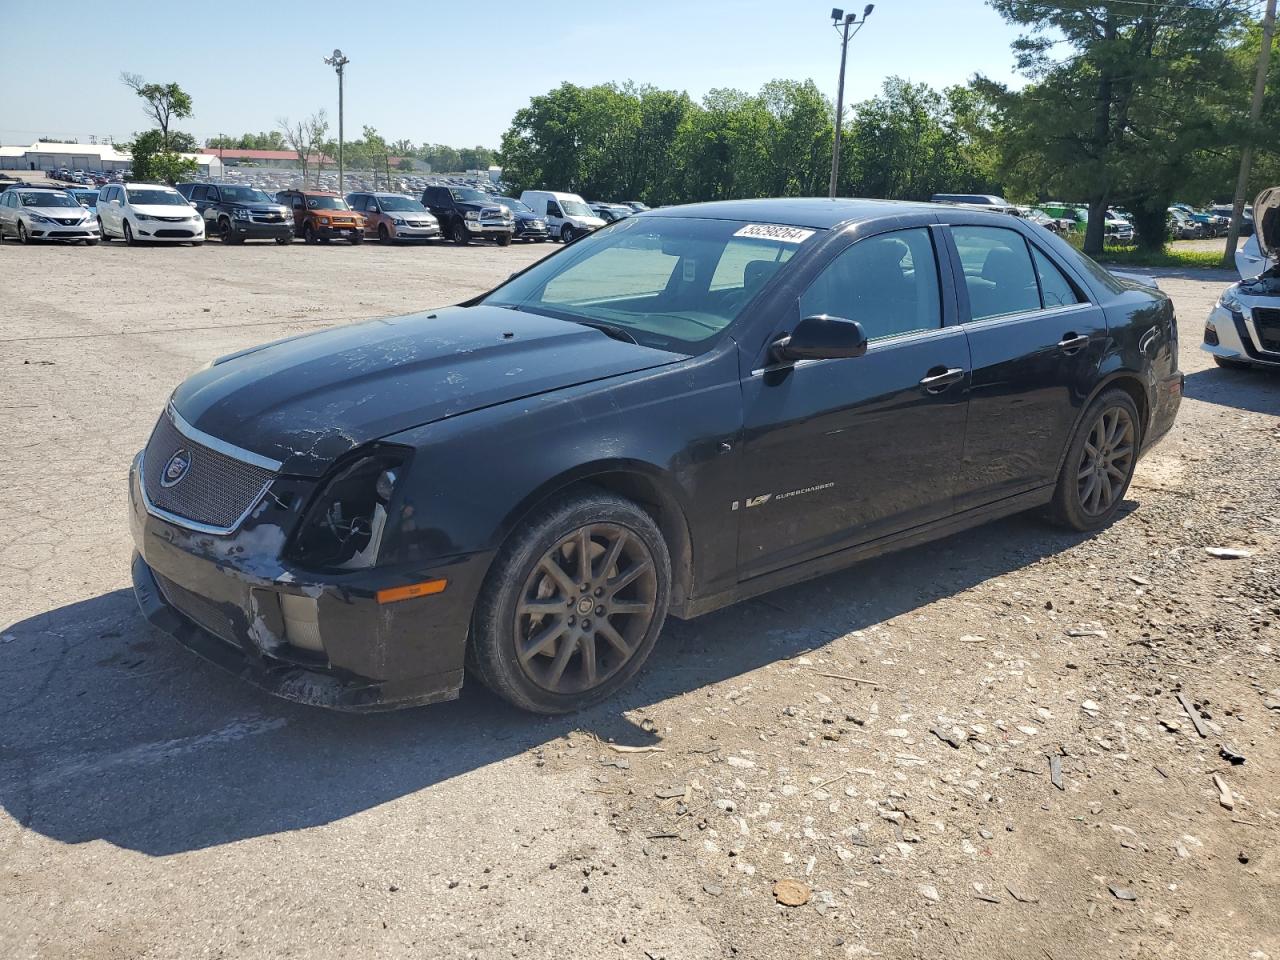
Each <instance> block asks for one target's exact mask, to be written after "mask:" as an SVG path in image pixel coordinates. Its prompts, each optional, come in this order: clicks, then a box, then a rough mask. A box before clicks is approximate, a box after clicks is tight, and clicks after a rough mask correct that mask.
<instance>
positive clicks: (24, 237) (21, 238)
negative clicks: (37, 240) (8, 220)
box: [18, 220, 31, 243]
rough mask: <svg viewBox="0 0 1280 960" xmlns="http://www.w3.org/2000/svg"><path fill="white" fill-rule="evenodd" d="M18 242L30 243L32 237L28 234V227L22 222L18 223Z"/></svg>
mask: <svg viewBox="0 0 1280 960" xmlns="http://www.w3.org/2000/svg"><path fill="white" fill-rule="evenodd" d="M18 242H19V243H30V242H31V237H30V236H29V235H28V234H27V225H26V224H25V223H23V222H22V221H21V220H19V221H18Z"/></svg>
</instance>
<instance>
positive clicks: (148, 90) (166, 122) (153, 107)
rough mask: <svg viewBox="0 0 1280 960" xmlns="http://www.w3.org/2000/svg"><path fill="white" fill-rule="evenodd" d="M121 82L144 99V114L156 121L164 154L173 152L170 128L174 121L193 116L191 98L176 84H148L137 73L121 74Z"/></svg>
mask: <svg viewBox="0 0 1280 960" xmlns="http://www.w3.org/2000/svg"><path fill="white" fill-rule="evenodd" d="M120 82H121V83H123V84H124V85H125V86H126V87H128V88H129V89H130V90H132V91H133V92H134V93H136V94H137V95H138V96H139V97H141V98H142V102H143V104H144V106H143V108H142V109H143V112H144V113H145V114H146V115H147V116H148V117H150V118H151V119H152V120H154V121H155V123H156V126H157V127H158V128H159V130H160V142H161V145H162V146H163V148H164V152H166V153H170V152H173V149H174V148H173V146H172V144H170V142H169V138H170V129H169V128H170V126H171V125H172V123H173V121H174V120H185V119H187V118H188V117H190V116H191V97H189V96H188V95H187V94H186V93H185V92H184V91H183V89H182V88H181V87H179V86H178V85H177V84H176V83H147V82H146V81H145V80H144V79H143V78H142V77H141V76H140V75H139V74H136V73H122V74H120Z"/></svg>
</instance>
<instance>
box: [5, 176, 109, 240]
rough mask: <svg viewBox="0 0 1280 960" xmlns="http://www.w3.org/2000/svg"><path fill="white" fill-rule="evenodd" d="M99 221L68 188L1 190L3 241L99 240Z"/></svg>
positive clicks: (13, 188)
mask: <svg viewBox="0 0 1280 960" xmlns="http://www.w3.org/2000/svg"><path fill="white" fill-rule="evenodd" d="M99 236H100V235H99V233H98V222H97V221H96V220H95V219H94V218H93V214H91V213H89V212H88V211H87V210H86V209H85V208H84V207H82V206H80V203H79V202H78V201H77V200H76V199H75V197H73V196H71V194H69V193H67V192H66V191H65V190H47V189H45V190H41V189H33V188H29V187H11V188H10V189H8V190H6V191H5V192H4V193H0V241H3V240H4V239H5V238H6V237H14V238H15V239H17V241H18V242H19V243H30V242H31V241H33V240H65V241H67V242H70V243H97V242H98V239H99Z"/></svg>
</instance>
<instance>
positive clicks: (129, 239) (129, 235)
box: [124, 220, 138, 247]
mask: <svg viewBox="0 0 1280 960" xmlns="http://www.w3.org/2000/svg"><path fill="white" fill-rule="evenodd" d="M124 242H125V243H127V244H128V245H129V246H131V247H136V246H137V245H138V241H137V240H135V239H134V238H133V227H131V226H129V221H128V220H126V221H125V222H124Z"/></svg>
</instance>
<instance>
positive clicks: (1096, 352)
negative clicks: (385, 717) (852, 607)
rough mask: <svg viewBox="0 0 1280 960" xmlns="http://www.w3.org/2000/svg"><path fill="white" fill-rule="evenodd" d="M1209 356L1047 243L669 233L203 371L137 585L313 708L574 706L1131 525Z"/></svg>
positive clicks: (982, 230)
mask: <svg viewBox="0 0 1280 960" xmlns="http://www.w3.org/2000/svg"><path fill="white" fill-rule="evenodd" d="M1177 347H1178V343H1177V336H1176V333H1175V320H1174V314H1173V307H1172V304H1171V303H1170V301H1169V299H1168V298H1167V297H1166V296H1165V295H1164V294H1163V293H1161V292H1160V291H1159V290H1157V289H1155V288H1154V287H1149V286H1145V285H1143V284H1141V283H1138V282H1134V281H1128V280H1122V279H1119V278H1117V277H1115V276H1113V275H1112V274H1110V273H1108V272H1107V271H1106V270H1104V269H1102V268H1101V267H1099V266H1098V265H1097V264H1095V263H1094V262H1093V261H1092V260H1089V259H1088V258H1086V257H1084V256H1083V255H1081V254H1080V253H1079V252H1078V251H1076V250H1075V249H1073V248H1072V247H1071V246H1070V245H1069V244H1067V243H1066V242H1065V241H1063V240H1061V239H1059V238H1057V237H1056V236H1054V235H1053V234H1051V233H1049V232H1048V231H1046V230H1044V229H1042V228H1040V227H1036V226H1034V225H1032V224H1028V223H1027V222H1026V221H1024V220H1021V219H1019V218H1016V217H1010V216H1006V215H1003V214H992V213H988V212H984V211H983V210H980V209H978V208H977V207H974V206H969V207H960V206H942V205H939V204H909V203H891V202H886V201H875V200H826V199H822V200H817V199H807V200H806V199H788V200H739V201H728V202H720V203H702V204H697V205H695V206H688V207H667V208H664V209H661V210H655V211H651V212H649V213H646V214H645V215H644V216H640V217H629V218H627V219H625V220H621V221H619V222H617V223H614V224H610V225H609V226H607V227H604V228H602V229H600V230H598V231H596V232H593V233H591V234H589V235H586V236H584V237H582V238H580V239H579V240H577V241H576V242H574V243H573V244H572V245H570V246H568V247H565V248H563V250H562V251H561V252H559V253H555V254H553V255H551V256H549V257H546V258H544V259H542V260H540V261H538V262H537V263H535V264H533V265H532V266H530V267H528V268H527V269H525V270H524V271H522V272H520V273H517V274H515V275H514V276H513V277H511V278H510V279H509V280H507V281H506V282H505V283H503V284H502V285H501V286H499V287H497V288H496V289H495V290H492V291H490V292H489V293H485V294H480V295H478V296H476V297H474V298H472V299H469V300H467V301H466V302H465V303H463V304H460V305H458V306H455V307H446V308H443V309H439V310H433V311H431V312H429V313H419V314H415V315H412V316H407V317H399V318H393V319H378V320H373V321H369V322H367V323H363V324H355V325H342V326H338V327H334V328H332V329H329V330H325V331H321V332H318V333H312V334H309V335H305V336H300V337H293V338H291V339H288V340H282V341H277V342H276V343H274V344H268V345H266V346H263V347H259V348H257V349H250V350H243V351H240V352H239V353H235V354H232V355H231V356H229V357H225V358H223V359H221V360H216V361H214V362H213V364H212V365H210V366H209V367H207V368H206V369H204V370H202V371H201V372H199V373H196V374H194V375H193V376H192V377H190V378H189V379H188V380H187V381H186V382H185V383H183V384H181V385H179V386H178V388H177V390H175V391H174V393H173V395H172V397H171V398H170V400H169V404H168V406H167V408H166V409H165V410H164V411H163V413H162V414H161V416H160V420H159V422H158V423H157V425H156V427H155V429H154V431H153V432H152V434H151V439H150V441H149V442H148V444H147V446H146V448H145V449H144V450H143V451H142V452H141V453H140V454H139V455H138V457H137V459H136V460H135V461H134V464H133V469H132V471H131V475H130V483H129V489H130V499H131V508H130V515H131V526H132V531H133V537H134V543H135V545H136V548H137V555H136V556H135V559H134V561H133V579H134V591H135V593H136V595H137V597H138V600H139V603H140V604H141V606H142V609H143V611H144V612H145V614H146V615H147V616H148V617H149V618H151V620H152V621H153V622H155V623H157V624H159V625H160V626H162V627H163V628H165V629H166V630H168V631H170V632H171V633H173V634H174V635H175V636H176V637H177V638H178V639H179V640H180V641H181V642H182V643H184V644H186V645H187V646H189V647H191V648H193V649H195V650H196V651H198V652H199V653H201V654H203V655H204V656H205V657H207V658H209V659H210V660H213V661H214V662H216V663H219V664H221V665H223V666H225V667H227V668H228V669H230V670H232V671H233V672H235V673H236V674H237V675H239V676H240V677H242V678H245V679H248V680H251V681H252V682H254V683H257V684H259V685H260V686H262V687H265V688H266V689H268V690H270V691H272V692H273V693H276V694H279V695H282V696H285V697H289V698H292V699H296V700H302V701H305V702H310V703H316V704H323V705H326V706H331V707H342V708H347V709H386V708H388V707H393V706H403V705H407V704H414V703H429V702H431V701H434V700H443V699H448V698H450V697H453V696H456V695H457V693H458V690H459V688H460V687H461V685H462V681H463V675H464V666H465V669H466V670H467V671H468V673H469V675H470V676H472V677H476V678H479V679H480V680H482V681H483V682H484V683H486V684H487V685H489V686H490V687H492V688H493V689H494V690H495V691H497V692H498V693H499V694H501V695H502V696H504V697H506V698H507V699H509V700H511V701H512V702H513V703H516V704H518V705H519V706H521V707H524V708H526V709H529V710H534V711H539V712H543V713H558V712H564V711H569V710H576V709H579V708H581V707H583V706H584V705H586V704H589V703H592V702H593V701H596V700H598V699H600V698H601V697H604V696H606V695H608V694H609V693H610V692H612V691H614V690H616V689H618V688H619V687H621V686H622V685H623V684H625V683H626V682H627V681H628V680H630V679H631V677H633V676H634V674H635V673H636V671H637V670H638V669H639V668H640V666H641V664H643V663H644V661H645V659H646V658H647V657H648V656H649V654H650V652H651V651H652V650H653V649H654V643H655V641H656V639H657V636H658V634H659V632H660V631H661V629H662V625H663V622H664V620H665V618H666V617H667V615H668V614H672V615H674V616H678V617H681V618H686V617H693V616H698V615H700V614H703V613H707V612H708V611H711V610H715V609H717V608H718V607H722V606H725V605H726V604H729V603H733V602H735V601H738V600H742V599H744V598H746V597H751V596H755V595H757V594H761V593H764V592H765V591H769V590H775V589H778V588H781V587H786V586H789V585H791V584H794V583H797V582H798V581H801V580H805V579H807V578H810V577H814V576H817V575H819V574H823V573H826V572H829V571H832V570H835V569H838V568H840V567H844V566H846V565H848V564H851V563H853V562H855V561H858V560H862V559H865V558H867V557H873V556H876V555H878V554H882V553H885V552H886V551H889V550H893V549H896V548H899V547H904V546H908V545H911V544H917V543H921V542H924V541H928V540H932V539H935V538H938V537H944V536H948V535H951V534H954V533H956V532H957V531H960V530H964V529H966V528H969V527H973V526H976V525H978V524H981V523H985V522H987V521H989V520H993V519H995V518H997V517H1003V516H1007V515H1009V514H1013V513H1018V512H1020V511H1024V510H1031V509H1037V510H1044V511H1046V512H1047V513H1048V514H1049V515H1050V516H1051V517H1052V518H1053V519H1054V520H1056V521H1057V522H1058V523H1060V524H1063V525H1065V526H1067V527H1069V528H1072V529H1075V530H1079V531H1092V530H1098V529H1101V528H1103V527H1105V526H1106V525H1107V524H1109V523H1110V522H1111V521H1112V519H1113V518H1115V517H1116V515H1117V513H1118V511H1119V510H1120V509H1121V508H1122V503H1123V501H1124V498H1125V491H1126V489H1127V488H1128V485H1129V481H1130V479H1131V478H1132V476H1133V471H1134V467H1135V466H1136V464H1137V462H1138V457H1139V456H1140V455H1141V454H1142V453H1143V452H1144V451H1146V450H1147V449H1149V448H1150V447H1151V445H1152V444H1153V443H1155V442H1156V441H1157V440H1158V439H1159V438H1160V437H1161V436H1163V435H1164V434H1165V432H1166V431H1168V430H1169V428H1170V426H1171V425H1172V424H1173V421H1174V417H1175V415H1176V413H1177V410H1178V406H1179V403H1180V400H1181V396H1182V374H1181V373H1179V371H1178V350H1177ZM1153 522H1159V518H1153ZM1021 530H1022V528H1021V527H1016V526H1015V527H1006V528H1005V529H1004V533H1005V535H1006V536H1010V537H1016V536H1019V535H1020V533H1019V532H1020V531H1021ZM1013 549H1015V550H1018V549H1023V548H1019V547H1017V546H1015V547H1014V548H1013Z"/></svg>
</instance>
